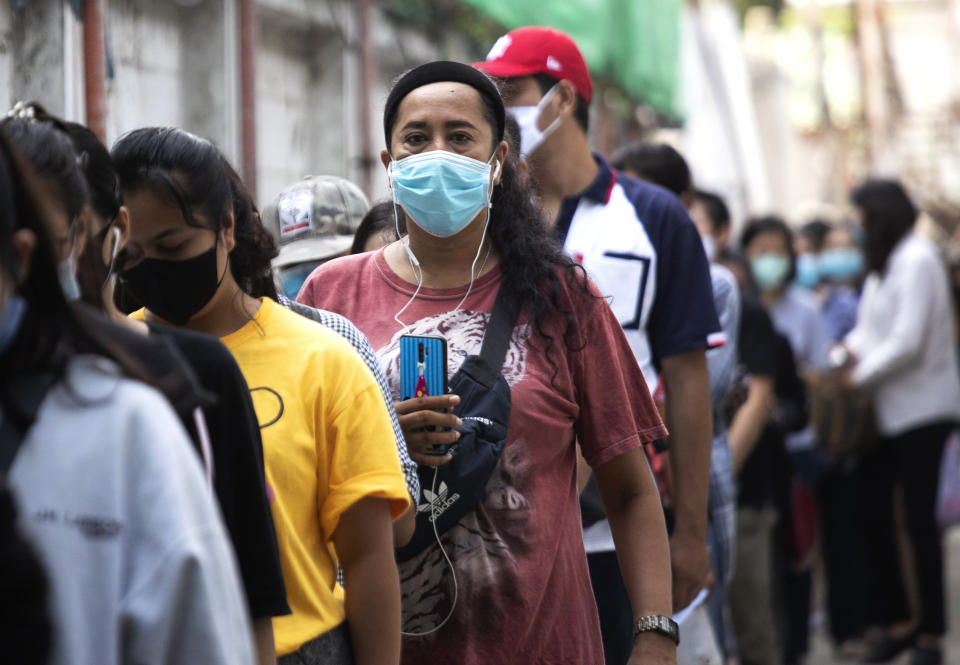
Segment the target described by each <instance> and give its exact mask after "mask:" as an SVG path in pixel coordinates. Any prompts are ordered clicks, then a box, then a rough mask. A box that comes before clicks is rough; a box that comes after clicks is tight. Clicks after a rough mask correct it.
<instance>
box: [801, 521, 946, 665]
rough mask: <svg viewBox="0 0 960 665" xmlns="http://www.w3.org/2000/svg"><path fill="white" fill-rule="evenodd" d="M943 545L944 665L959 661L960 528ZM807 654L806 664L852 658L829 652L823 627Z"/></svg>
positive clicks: (900, 664)
mask: <svg viewBox="0 0 960 665" xmlns="http://www.w3.org/2000/svg"><path fill="white" fill-rule="evenodd" d="M944 546H945V548H946V553H945V554H946V556H945V560H944V563H945V566H946V584H947V594H946V596H947V630H948V632H947V636H946V653H944V659H943V662H944V663H945V664H946V665H952V664H954V663H960V528H954V529H952V530H950V531H948V532H947V533H946V535H945V536H944ZM811 637H812V639H811V650H810V656H809V657H808V659H807V665H849V664H850V663H855V662H856V661H849V660H840V659H839V658H837V657H836V655H835V654H834V653H833V645H832V644H831V643H830V640H829V638H828V636H827V635H826V632H825V631H824V630H818V631H817V632H816V633H814V635H812V636H811ZM908 661H909V656H908V655H903V656H901V657H900V658H898V659H897V660H895V661H893V665H905V664H906V663H907V662H908Z"/></svg>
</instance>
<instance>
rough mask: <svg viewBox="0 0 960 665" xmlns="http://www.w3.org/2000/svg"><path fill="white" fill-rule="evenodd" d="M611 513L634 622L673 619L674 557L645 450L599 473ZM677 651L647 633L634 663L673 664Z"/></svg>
mask: <svg viewBox="0 0 960 665" xmlns="http://www.w3.org/2000/svg"><path fill="white" fill-rule="evenodd" d="M594 473H596V477H597V487H598V488H599V490H600V496H601V497H602V499H603V505H604V508H605V509H606V511H607V519H609V521H610V529H611V531H612V532H613V541H614V544H615V545H616V549H617V560H618V561H619V563H620V571H621V573H622V575H623V582H624V585H625V586H626V589H627V595H628V596H629V598H630V605H631V607H632V608H633V614H634V619H636V618H638V617H641V616H647V615H651V614H662V615H664V616H670V614H671V606H672V602H671V590H670V582H669V580H670V576H669V574H668V571H669V570H670V554H669V546H668V544H667V529H666V525H665V524H664V520H663V509H662V508H661V507H660V496H659V495H658V493H657V486H656V484H655V483H654V481H653V474H652V473H651V471H650V467H649V465H648V464H647V459H646V456H645V455H644V452H643V448H634V449H633V450H631V451H629V452H627V453H624V454H622V455H619V456H617V457H615V458H613V459H612V460H610V461H609V462H607V463H605V464H601V465H600V466H598V467H597V468H596V469H594ZM676 657H677V654H676V648H675V645H674V643H673V642H672V641H671V640H670V639H669V638H667V637H665V636H663V635H660V634H657V633H642V634H641V635H639V636H638V637H637V640H636V642H635V644H634V649H633V653H632V655H631V658H630V663H641V662H642V663H651V664H653V665H665V664H666V665H670V664H673V663H676Z"/></svg>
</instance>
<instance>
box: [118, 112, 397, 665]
mask: <svg viewBox="0 0 960 665" xmlns="http://www.w3.org/2000/svg"><path fill="white" fill-rule="evenodd" d="M112 157H113V159H114V162H115V165H116V168H117V172H118V173H119V176H120V181H121V185H122V189H123V194H124V198H125V203H126V205H127V207H128V208H129V210H130V217H131V226H132V234H131V241H130V243H129V244H128V245H127V246H126V247H125V248H124V252H123V254H124V256H123V259H122V263H121V265H120V269H121V271H122V272H121V287H122V291H123V292H124V293H125V294H126V295H127V296H128V297H132V298H133V299H135V300H137V301H139V304H140V305H143V306H145V309H144V310H141V311H140V312H138V313H137V314H136V315H137V316H140V317H143V318H145V319H146V320H147V321H148V322H156V323H166V324H171V325H176V326H184V327H187V328H191V329H193V330H199V331H202V332H206V333H210V334H214V335H217V336H219V337H220V339H221V340H222V341H223V343H224V344H225V345H226V346H227V348H229V349H230V351H231V352H232V353H233V354H234V356H235V358H236V360H237V364H238V365H239V366H240V369H241V370H242V371H243V374H244V376H245V377H246V379H247V383H248V384H249V386H250V391H251V395H252V397H253V402H254V406H255V408H256V412H257V417H258V419H259V421H260V429H261V434H262V436H263V449H264V462H265V470H266V479H267V483H268V491H270V492H272V493H273V496H272V497H271V499H272V510H273V518H274V523H275V525H276V529H277V541H278V543H279V546H280V557H281V561H282V564H283V574H284V581H285V582H286V586H287V596H288V598H287V600H288V603H289V605H290V608H291V610H292V614H291V615H289V616H285V617H279V618H274V620H273V634H274V639H275V642H276V653H277V654H278V655H279V656H280V657H281V658H280V663H281V665H284V664H285V663H287V662H295V663H315V662H321V661H322V662H324V663H340V662H344V663H347V662H356V663H358V664H368V663H369V664H373V663H378V664H379V663H394V664H395V663H397V662H398V660H399V654H400V591H399V583H398V578H397V568H396V565H395V563H394V559H393V541H392V532H391V521H392V519H395V518H396V517H398V516H400V515H401V514H402V513H403V512H404V511H405V510H406V509H407V507H408V503H409V494H408V492H407V489H406V485H405V483H404V480H403V476H402V474H401V472H400V463H399V460H398V458H397V453H396V449H395V444H394V439H393V430H392V428H391V424H390V419H389V416H388V415H387V411H386V408H385V407H384V404H383V399H382V396H381V395H380V393H379V388H378V387H377V384H376V383H375V381H374V379H373V376H372V375H371V374H370V372H369V371H368V370H367V368H366V367H365V366H364V365H363V362H362V360H361V359H360V357H359V356H358V355H357V354H356V352H355V351H354V350H353V349H352V348H351V347H350V346H349V344H348V343H347V342H346V341H345V340H343V339H342V338H340V337H339V336H338V335H336V334H335V333H333V332H331V331H329V330H328V329H326V328H324V327H322V326H320V325H319V324H316V323H314V322H312V321H309V320H307V319H305V318H303V317H301V316H299V315H297V314H294V313H293V312H290V311H288V310H287V309H285V308H283V307H281V306H280V305H278V304H277V302H276V298H277V293H276V288H275V286H274V281H273V275H272V272H271V268H270V260H271V258H273V257H274V256H275V255H276V245H275V243H274V241H273V239H272V237H271V236H270V235H269V233H268V232H267V231H266V230H265V229H264V228H263V226H262V225H261V223H260V219H259V215H258V214H257V212H256V209H255V208H254V206H253V202H252V200H251V198H250V196H249V194H248V193H247V192H246V190H245V189H244V187H243V184H242V183H241V181H240V178H239V176H237V174H236V172H235V171H234V170H233V169H232V168H231V167H230V165H229V164H228V163H227V161H226V160H225V159H224V158H223V156H222V155H221V154H220V152H219V151H218V150H217V149H216V148H215V147H214V146H213V144H212V143H210V142H209V141H206V140H204V139H201V138H198V137H196V136H193V135H192V134H189V133H187V132H184V131H181V130H178V129H172V128H149V129H140V130H137V131H134V132H131V133H130V134H127V135H126V136H124V137H123V138H121V139H120V140H119V141H118V142H117V143H116V144H115V145H114V147H113V150H112ZM338 563H339V564H340V565H341V566H342V567H343V572H344V585H345V587H346V589H348V591H347V592H346V594H345V593H344V587H340V586H339V585H338V584H337V579H336V578H337V574H336V571H337V564H338ZM351 659H352V660H351Z"/></svg>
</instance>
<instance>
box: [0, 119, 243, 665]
mask: <svg viewBox="0 0 960 665" xmlns="http://www.w3.org/2000/svg"><path fill="white" fill-rule="evenodd" d="M7 129H8V128H5V131H4V132H3V134H4V138H2V139H0V208H2V211H3V212H2V214H0V413H2V420H0V431H2V433H0V437H2V439H3V441H4V445H3V451H4V456H3V468H2V469H0V471H7V470H8V472H9V475H8V476H7V481H8V482H9V486H10V489H11V490H12V492H13V496H14V500H15V502H16V504H17V507H18V512H19V514H20V515H21V518H20V522H19V526H20V528H21V529H22V531H23V533H24V535H25V536H26V537H27V539H28V540H29V542H30V543H31V544H32V545H33V546H34V547H35V548H36V550H37V552H38V553H39V555H40V558H41V560H42V563H43V564H44V567H45V569H46V571H47V573H48V575H49V576H50V597H49V602H50V609H51V614H52V617H53V625H54V637H53V640H52V645H53V652H52V660H51V662H53V663H57V664H61V663H62V664H64V665H66V664H68V663H69V664H70V665H85V664H90V665H113V664H120V663H139V662H150V663H156V662H163V663H183V664H184V665H187V664H188V663H199V662H202V663H223V664H224V665H226V664H227V663H241V664H244V665H252V663H253V662H254V654H253V641H252V638H251V635H250V629H249V623H248V619H247V613H246V611H245V603H244V598H243V592H242V590H241V586H240V580H239V576H238V574H237V569H236V566H235V564H234V560H233V556H232V553H231V551H230V544H229V541H228V538H227V534H226V532H225V531H224V528H223V525H222V523H221V520H220V516H219V512H218V510H217V508H216V506H215V505H214V502H213V500H212V495H211V493H210V491H209V487H208V486H207V483H206V482H205V481H204V477H203V473H202V471H201V467H200V465H199V464H198V462H197V458H196V456H195V455H194V453H193V452H192V451H191V450H190V444H189V442H188V439H187V436H186V433H185V432H184V430H183V428H182V427H181V426H180V424H179V423H178V422H177V419H176V416H175V415H174V413H173V410H172V409H171V408H170V406H169V405H168V404H167V402H166V401H165V400H164V399H163V398H162V397H161V396H160V395H159V394H158V393H157V392H156V391H155V390H154V389H153V388H151V387H148V386H147V385H144V383H141V382H140V381H139V380H138V379H143V380H144V381H150V379H149V378H148V377H147V375H146V373H145V372H144V371H143V370H142V368H140V367H139V366H138V365H137V363H136V362H135V361H134V360H132V359H130V358H129V357H128V356H127V354H126V353H124V352H123V350H122V349H121V348H119V347H117V346H116V345H115V344H114V343H113V341H112V340H111V339H109V337H107V336H104V335H102V333H101V332H100V331H99V330H98V329H94V328H90V327H88V326H86V325H85V323H84V320H83V319H81V318H80V317H78V316H77V314H76V311H75V309H74V308H73V307H71V305H70V304H69V303H68V301H67V295H66V294H65V290H64V289H63V288H62V286H61V279H60V275H62V274H63V272H62V271H58V264H60V263H61V262H62V259H61V256H62V254H63V252H62V249H63V246H62V243H61V242H59V239H55V238H56V237H55V236H53V235H52V234H51V233H50V230H52V229H63V228H68V227H69V226H70V219H69V217H68V214H69V213H68V212H67V210H66V208H65V206H64V203H63V199H60V198H58V197H52V196H49V195H48V193H49V190H50V186H51V183H43V182H41V181H40V180H38V179H37V178H36V177H35V176H33V175H32V172H31V170H30V169H29V167H28V166H26V162H24V161H21V160H20V159H19V158H17V157H15V156H14V155H13V154H12V152H11V150H10V149H9V148H8V145H7V140H6V138H5V135H6V130H7ZM51 132H52V135H53V136H54V137H59V138H60V139H62V140H63V141H66V139H65V138H64V137H62V136H60V135H59V134H58V133H57V132H55V131H53V130H51ZM53 140H54V141H55V140H56V139H53ZM67 145H69V142H67ZM70 164H71V166H72V167H73V168H74V169H76V163H75V161H71V162H70ZM78 177H79V182H82V176H78ZM73 181H74V182H77V181H78V180H77V179H76V178H74V179H73ZM57 186H58V185H57V184H56V183H53V184H52V187H54V188H56V187H57ZM82 192H83V194H82V197H81V198H80V199H79V202H80V207H81V208H82V207H83V206H84V205H85V204H86V190H85V189H83V190H82ZM37 655H38V656H40V655H41V654H39V653H38V654H37ZM31 662H32V661H31Z"/></svg>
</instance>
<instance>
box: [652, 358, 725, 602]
mask: <svg viewBox="0 0 960 665" xmlns="http://www.w3.org/2000/svg"><path fill="white" fill-rule="evenodd" d="M660 364H661V378H662V381H663V388H664V393H665V397H664V402H665V406H666V410H667V419H666V420H667V422H666V424H667V429H669V430H670V468H671V469H672V471H673V506H674V517H675V525H674V529H673V536H672V537H671V539H670V559H671V562H672V569H673V607H674V610H675V611H679V610H681V609H683V608H684V607H686V606H687V605H689V604H690V602H691V601H692V600H693V599H694V597H696V595H697V594H698V593H699V592H700V590H701V589H702V588H704V587H706V586H707V585H708V584H709V581H710V571H711V569H710V557H709V554H708V552H707V540H706V538H707V492H708V488H709V485H710V450H711V447H712V441H713V416H712V413H711V409H710V376H709V373H708V372H707V361H706V354H705V352H704V350H703V349H698V350H694V351H687V352H686V353H679V354H676V355H672V356H665V357H664V358H662V359H661V361H660Z"/></svg>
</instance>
